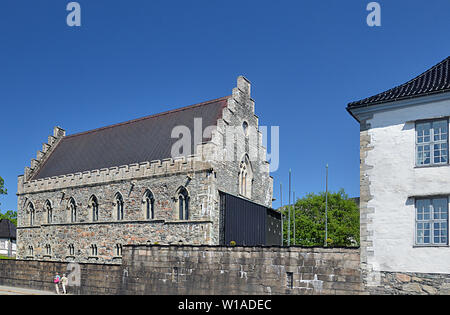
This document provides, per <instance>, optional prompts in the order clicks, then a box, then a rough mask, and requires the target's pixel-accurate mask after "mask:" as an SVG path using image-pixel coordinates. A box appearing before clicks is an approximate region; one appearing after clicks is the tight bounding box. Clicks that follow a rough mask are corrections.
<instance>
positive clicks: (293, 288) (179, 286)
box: [0, 245, 364, 295]
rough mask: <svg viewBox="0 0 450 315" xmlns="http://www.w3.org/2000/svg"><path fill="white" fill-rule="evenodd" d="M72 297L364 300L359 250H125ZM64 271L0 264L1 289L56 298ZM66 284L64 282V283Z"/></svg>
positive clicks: (92, 270)
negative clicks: (47, 293) (56, 284)
mask: <svg viewBox="0 0 450 315" xmlns="http://www.w3.org/2000/svg"><path fill="white" fill-rule="evenodd" d="M78 266H79V267H80V273H79V275H80V280H81V282H80V285H81V286H80V287H69V293H73V294H130V295H131V294H149V295H153V294H158V295H160V294H171V295H174V294H187V295H203V294H204V295H211V294H212V295H219V294H220V295H223V294H226V295H266V294H362V293H364V292H363V291H362V287H361V279H360V272H359V249H337V248H335V249H332V248H329V249H323V248H309V249H308V248H299V247H291V248H280V247H221V246H162V245H156V246H155V245H152V246H150V245H149V246H142V245H141V246H136V245H130V246H125V247H124V249H123V260H122V264H121V265H119V264H115V265H114V264H92V263H89V264H85V263H81V264H78ZM68 267H69V264H68V263H62V262H50V261H25V260H0V285H7V286H15V287H25V288H32V289H40V290H48V291H54V290H55V288H54V284H53V282H52V280H53V277H54V275H55V274H56V272H58V273H59V274H60V275H62V274H63V273H66V275H70V274H71V271H72V270H68ZM68 278H70V276H69V277H68Z"/></svg>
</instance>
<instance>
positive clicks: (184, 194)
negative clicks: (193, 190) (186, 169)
mask: <svg viewBox="0 0 450 315" xmlns="http://www.w3.org/2000/svg"><path fill="white" fill-rule="evenodd" d="M189 199H190V198H189V193H188V191H187V190H186V188H184V187H180V188H179V189H178V218H179V219H180V220H189Z"/></svg>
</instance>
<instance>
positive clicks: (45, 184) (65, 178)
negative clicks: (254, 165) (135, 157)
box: [18, 155, 212, 195]
mask: <svg viewBox="0 0 450 315" xmlns="http://www.w3.org/2000/svg"><path fill="white" fill-rule="evenodd" d="M210 169H212V166H211V164H210V163H209V162H206V161H204V160H203V159H202V158H201V157H199V156H197V155H191V156H188V157H180V158H175V159H164V160H156V161H151V162H143V163H135V164H130V165H122V166H117V167H111V168H102V169H98V170H92V171H86V172H79V173H75V174H67V175H61V176H54V177H50V178H42V179H37V180H32V181H23V179H22V177H19V187H18V195H21V194H26V193H35V192H42V191H48V190H58V189H63V188H71V187H80V186H85V185H96V184H105V183H110V182H115V181H122V180H136V179H141V178H149V177H156V176H168V175H174V174H179V173H195V172H201V171H207V170H210Z"/></svg>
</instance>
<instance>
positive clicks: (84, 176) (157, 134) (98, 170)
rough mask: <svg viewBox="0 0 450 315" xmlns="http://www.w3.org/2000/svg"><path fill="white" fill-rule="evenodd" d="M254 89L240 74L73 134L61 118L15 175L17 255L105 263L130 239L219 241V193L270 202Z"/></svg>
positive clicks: (116, 256)
mask: <svg viewBox="0 0 450 315" xmlns="http://www.w3.org/2000/svg"><path fill="white" fill-rule="evenodd" d="M250 88H251V86H250V83H249V81H248V80H247V79H245V78H244V77H242V76H241V77H239V78H238V80H237V87H236V88H234V89H233V91H232V95H231V96H227V97H222V98H219V99H215V100H212V101H207V102H204V103H200V104H196V105H193V106H188V107H183V108H179V109H176V110H171V111H168V112H164V113H160V114H156V115H152V116H148V117H144V118H140V119H136V120H132V121H128V122H124V123H120V124H116V125H112V126H107V127H103V128H99V129H95V130H91V131H87V132H82V133H78V134H73V135H66V132H65V130H63V129H61V128H59V127H55V128H54V132H53V135H51V136H50V137H48V142H47V143H44V144H43V146H42V150H40V151H38V153H37V157H36V159H33V160H32V161H31V167H26V168H25V173H24V175H21V176H19V178H18V194H17V195H18V229H17V257H18V258H19V259H35V260H36V259H37V260H56V261H76V262H105V263H108V262H118V261H120V259H121V253H122V246H123V245H125V244H156V243H158V244H206V245H219V244H220V243H221V242H223V241H222V234H223V231H222V227H223V222H222V219H221V211H220V209H221V208H220V194H221V193H226V194H230V195H233V196H236V197H239V198H240V199H242V200H246V201H248V202H250V203H254V204H257V205H262V206H264V207H267V208H270V207H271V205H272V186H273V179H272V178H271V176H270V175H269V163H268V162H267V161H266V149H265V148H264V146H263V144H262V143H263V138H262V134H261V132H260V131H259V129H258V117H257V116H256V115H255V103H254V101H253V100H252V98H251V97H250ZM191 138H193V139H191Z"/></svg>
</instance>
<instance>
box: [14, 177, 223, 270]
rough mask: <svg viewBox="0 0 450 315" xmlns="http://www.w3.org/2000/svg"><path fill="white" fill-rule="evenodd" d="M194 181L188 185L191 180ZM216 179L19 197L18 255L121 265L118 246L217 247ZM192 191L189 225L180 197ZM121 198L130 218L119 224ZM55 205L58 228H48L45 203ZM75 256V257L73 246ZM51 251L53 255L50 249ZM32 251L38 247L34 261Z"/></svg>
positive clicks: (162, 180)
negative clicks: (149, 201) (148, 205)
mask: <svg viewBox="0 0 450 315" xmlns="http://www.w3.org/2000/svg"><path fill="white" fill-rule="evenodd" d="M188 175H189V177H190V179H188V177H187V176H188ZM214 181H215V179H214V178H213V176H212V175H211V172H209V171H208V170H205V171H193V172H190V173H183V172H181V173H178V174H172V175H170V176H154V177H150V178H143V179H136V180H134V181H131V180H122V181H117V182H111V183H108V184H97V185H86V186H81V187H67V188H65V189H58V190H48V191H41V192H36V193H25V194H21V195H19V197H18V202H19V204H20V205H23V206H21V207H19V215H18V216H19V222H18V230H17V233H18V240H19V241H18V250H17V257H18V258H19V259H37V260H56V261H77V262H106V263H116V262H120V255H117V253H116V244H120V245H126V244H146V243H149V244H154V243H156V242H157V243H161V244H180V242H181V243H184V244H186V243H188V244H217V243H218V241H219V240H218V232H217V233H216V231H215V230H213V229H212V222H211V218H210V216H211V213H210V212H212V211H218V210H216V209H218V201H217V198H218V197H214V192H215V191H214V190H211V187H214V183H213V182H214ZM180 186H184V187H186V189H187V190H188V192H189V194H190V217H189V220H188V221H180V220H178V218H177V215H178V207H177V203H176V202H177V198H176V191H177V188H178V187H180ZM147 189H150V190H151V191H152V193H153V195H154V198H155V208H154V209H155V210H154V213H155V216H154V219H153V220H147V219H146V211H145V206H144V204H143V196H144V194H145V191H146V190H147ZM117 192H120V193H121V195H122V197H123V201H124V218H123V220H117V218H116V214H115V212H116V211H115V209H114V208H115V207H114V196H115V194H116V193H117ZM92 195H95V196H96V198H97V200H98V203H99V207H98V209H99V210H98V211H99V214H98V220H97V221H93V220H92V208H91V207H89V206H88V201H89V199H90V198H91V196H92ZM70 198H73V199H74V200H75V202H76V205H77V221H76V222H74V223H71V222H70V210H69V209H68V202H69V200H70ZM47 200H49V201H50V202H51V204H52V222H51V223H49V222H47V211H46V209H45V206H44V205H45V203H46V201H47ZM30 202H31V203H33V206H34V209H35V222H34V224H33V226H30V224H29V221H28V217H29V213H27V204H29V203H30ZM70 244H73V245H74V250H75V253H74V254H73V255H69V245H70ZM92 244H95V245H96V246H97V249H98V255H97V256H93V255H91V252H90V246H91V245H92ZM47 245H50V246H51V254H50V255H47V250H46V246H47ZM28 246H33V255H29V253H28Z"/></svg>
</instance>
